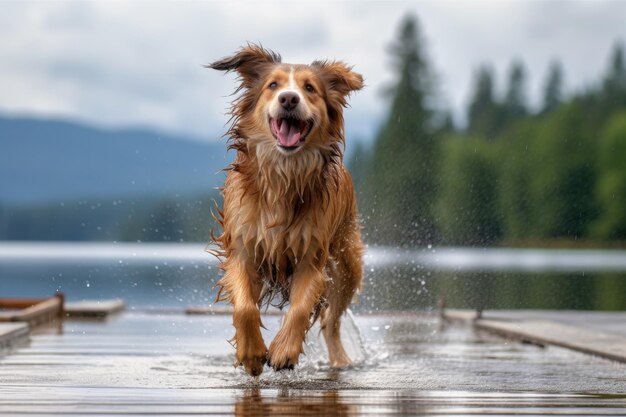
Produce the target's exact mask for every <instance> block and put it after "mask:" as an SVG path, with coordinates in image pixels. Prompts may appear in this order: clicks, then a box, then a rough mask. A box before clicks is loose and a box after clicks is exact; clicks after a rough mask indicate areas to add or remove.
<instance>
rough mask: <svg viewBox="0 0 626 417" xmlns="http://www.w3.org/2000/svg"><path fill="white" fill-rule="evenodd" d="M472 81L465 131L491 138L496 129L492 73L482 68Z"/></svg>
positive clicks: (485, 67)
mask: <svg viewBox="0 0 626 417" xmlns="http://www.w3.org/2000/svg"><path fill="white" fill-rule="evenodd" d="M474 79H475V86H474V92H473V93H472V99H471V100H470V104H469V108H468V127H467V130H468V132H469V133H471V134H476V135H485V136H487V137H489V138H491V137H492V135H493V134H494V133H495V130H496V127H497V126H496V118H497V106H496V102H495V98H494V91H493V90H494V88H493V84H494V82H493V73H492V71H491V69H490V68H489V67H487V66H482V67H480V68H479V69H478V71H477V72H476V75H475V78H474Z"/></svg>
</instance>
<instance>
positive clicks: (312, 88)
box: [304, 84, 315, 93]
mask: <svg viewBox="0 0 626 417" xmlns="http://www.w3.org/2000/svg"><path fill="white" fill-rule="evenodd" d="M304 89H305V90H306V91H308V92H309V93H314V92H315V88H314V87H313V86H312V85H311V84H306V85H305V86H304Z"/></svg>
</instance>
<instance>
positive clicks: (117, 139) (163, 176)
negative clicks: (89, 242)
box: [0, 116, 232, 207]
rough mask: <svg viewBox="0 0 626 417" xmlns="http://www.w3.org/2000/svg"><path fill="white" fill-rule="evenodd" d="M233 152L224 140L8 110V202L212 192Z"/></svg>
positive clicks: (1, 145)
mask: <svg viewBox="0 0 626 417" xmlns="http://www.w3.org/2000/svg"><path fill="white" fill-rule="evenodd" d="M231 157H232V154H227V152H226V146H225V144H224V140H221V141H218V140H215V139H211V140H209V139H206V140H205V141H200V140H197V139H193V138H186V137H178V136H174V135H167V134H161V133H158V132H155V131H149V130H140V129H125V130H106V129H102V128H97V127H93V126H88V125H84V124H79V123H75V122H69V121H63V120H43V119H36V118H29V117H6V116H0V204H2V205H4V206H5V207H6V206H29V205H40V204H45V203H50V202H63V201H76V200H79V199H106V198H135V199H137V198H143V197H164V198H167V197H179V196H185V195H201V194H208V193H211V192H212V190H213V188H214V187H216V186H217V185H218V184H219V183H220V182H222V181H223V174H222V173H220V172H219V171H220V170H221V169H222V168H224V167H225V166H227V165H228V163H229V162H230V158H231Z"/></svg>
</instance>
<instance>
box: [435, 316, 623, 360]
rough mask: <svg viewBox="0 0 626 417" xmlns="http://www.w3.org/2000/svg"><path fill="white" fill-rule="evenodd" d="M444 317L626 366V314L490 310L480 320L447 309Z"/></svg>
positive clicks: (512, 337) (481, 328)
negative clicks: (625, 364)
mask: <svg viewBox="0 0 626 417" xmlns="http://www.w3.org/2000/svg"><path fill="white" fill-rule="evenodd" d="M442 315H443V318H444V319H445V320H451V321H459V322H463V323H467V324H471V325H472V326H473V327H474V328H476V329H478V330H482V331H486V332H491V333H493V334H497V335H500V336H502V337H505V338H509V339H515V340H519V341H522V342H525V343H532V344H536V345H539V346H544V345H552V346H559V347H563V348H566V349H571V350H575V351H578V352H582V353H585V354H590V355H595V356H599V357H602V358H606V359H610V360H614V361H617V362H622V363H626V313H619V312H618V313H608V314H607V313H603V312H583V313H581V312H555V311H546V312H537V311H534V312H531V313H530V314H529V313H528V312H525V311H523V310H520V311H508V312H497V311H489V312H485V313H483V314H482V316H481V317H480V318H479V317H477V315H476V313H475V312H473V311H471V310H444V311H443V313H442ZM574 323H575V324H574Z"/></svg>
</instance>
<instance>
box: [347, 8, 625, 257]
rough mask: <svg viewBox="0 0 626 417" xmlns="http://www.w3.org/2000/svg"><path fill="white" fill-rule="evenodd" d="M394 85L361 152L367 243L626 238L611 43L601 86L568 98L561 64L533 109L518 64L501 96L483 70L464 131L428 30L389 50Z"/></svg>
mask: <svg viewBox="0 0 626 417" xmlns="http://www.w3.org/2000/svg"><path fill="white" fill-rule="evenodd" d="M391 55H392V59H393V62H394V68H395V70H396V73H397V81H396V82H395V85H394V87H393V88H392V90H391V92H390V99H391V102H390V107H389V111H388V115H387V119H386V122H385V123H384V125H383V127H382V128H381V129H380V131H379V132H378V134H377V135H376V138H375V140H374V142H373V144H372V145H371V146H369V147H366V146H364V145H358V146H357V148H356V150H355V151H354V153H353V154H352V157H351V159H350V161H348V166H349V168H350V170H351V172H352V174H353V177H354V180H355V184H356V188H357V194H358V198H359V204H360V208H361V213H362V216H363V224H364V228H365V230H364V234H365V238H366V240H367V241H368V242H371V243H376V244H388V245H401V246H426V245H428V244H439V245H441V244H450V245H496V244H514V245H523V244H539V245H545V244H553V243H554V242H557V244H563V242H568V243H569V242H574V241H584V242H591V241H594V242H606V241H623V240H624V239H625V238H626V65H625V60H624V48H623V45H622V44H621V43H617V44H616V45H614V47H613V50H612V52H611V56H610V59H609V62H608V66H607V68H606V70H605V73H604V74H603V75H602V76H601V79H600V81H599V82H597V83H596V84H595V85H593V86H591V87H588V88H587V89H585V90H584V91H580V92H577V93H575V94H569V95H566V94H565V92H564V91H563V80H564V77H565V70H564V68H563V66H562V65H561V64H560V63H559V62H558V61H554V62H553V63H552V64H551V66H550V68H549V71H548V74H547V76H546V79H545V82H544V90H543V100H542V103H541V106H540V108H539V109H537V110H532V109H531V108H530V106H529V104H528V97H527V91H526V89H527V85H526V80H527V73H526V69H525V67H524V64H523V62H522V61H521V60H514V61H513V62H512V63H511V65H510V68H509V71H508V74H507V80H506V88H505V91H504V93H503V94H501V95H498V94H497V93H496V88H495V74H494V71H493V70H492V69H491V67H490V66H488V65H483V66H481V67H480V68H478V69H477V70H476V71H475V74H474V80H473V86H472V89H471V91H472V93H471V99H470V101H469V105H468V107H467V125H466V126H465V127H464V128H462V129H460V128H457V127H455V126H454V123H452V118H451V117H450V114H449V112H447V111H446V110H445V109H442V108H441V107H440V106H439V105H438V103H439V100H438V97H437V94H436V91H437V85H436V77H435V75H434V71H433V68H432V65H431V64H430V63H429V61H428V59H427V55H426V53H425V49H424V41H423V39H422V38H421V34H420V28H419V23H418V21H417V19H416V18H414V17H412V16H408V17H406V18H405V19H404V20H403V22H402V23H401V26H400V30H399V34H398V38H397V39H396V41H395V43H394V44H393V45H392V48H391Z"/></svg>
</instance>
